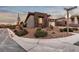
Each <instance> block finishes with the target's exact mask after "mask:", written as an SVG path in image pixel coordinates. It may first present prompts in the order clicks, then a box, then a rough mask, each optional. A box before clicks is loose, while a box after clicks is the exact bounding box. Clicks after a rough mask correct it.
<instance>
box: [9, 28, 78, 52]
mask: <svg viewBox="0 0 79 59" xmlns="http://www.w3.org/2000/svg"><path fill="white" fill-rule="evenodd" d="M8 32H9V36H10V37H11V38H12V39H13V40H14V41H16V42H17V43H18V44H19V45H20V46H21V47H23V48H24V49H25V50H27V51H29V52H30V51H32V52H78V51H79V47H78V46H75V45H73V43H75V42H77V41H79V34H75V35H72V36H69V37H64V38H56V39H46V40H45V39H29V38H22V37H18V36H16V35H15V34H14V33H13V32H12V31H11V30H9V29H8Z"/></svg>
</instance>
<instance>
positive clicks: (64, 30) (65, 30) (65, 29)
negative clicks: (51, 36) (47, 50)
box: [60, 28, 73, 32]
mask: <svg viewBox="0 0 79 59" xmlns="http://www.w3.org/2000/svg"><path fill="white" fill-rule="evenodd" d="M60 32H67V28H64V29H60ZM69 32H73V29H72V28H69Z"/></svg>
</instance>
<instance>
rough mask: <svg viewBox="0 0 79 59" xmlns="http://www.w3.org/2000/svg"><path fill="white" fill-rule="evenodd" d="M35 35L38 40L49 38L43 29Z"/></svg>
mask: <svg viewBox="0 0 79 59" xmlns="http://www.w3.org/2000/svg"><path fill="white" fill-rule="evenodd" d="M34 35H35V37H36V38H39V37H45V36H47V32H46V31H44V30H41V29H37V30H36V32H35V34H34Z"/></svg>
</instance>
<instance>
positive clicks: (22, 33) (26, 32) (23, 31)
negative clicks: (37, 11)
mask: <svg viewBox="0 0 79 59" xmlns="http://www.w3.org/2000/svg"><path fill="white" fill-rule="evenodd" d="M14 32H15V34H16V35H18V36H24V35H26V34H28V31H27V30H25V29H23V30H15V31H14Z"/></svg>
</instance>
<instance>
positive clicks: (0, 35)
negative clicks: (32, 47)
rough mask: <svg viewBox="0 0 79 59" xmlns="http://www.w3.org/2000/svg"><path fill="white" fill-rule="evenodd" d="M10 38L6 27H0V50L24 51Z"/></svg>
mask: <svg viewBox="0 0 79 59" xmlns="http://www.w3.org/2000/svg"><path fill="white" fill-rule="evenodd" d="M25 51H26V50H24V49H23V48H22V47H21V46H20V45H18V44H17V43H16V42H15V41H14V40H13V39H12V38H10V36H9V33H8V31H7V29H0V52H25Z"/></svg>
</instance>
